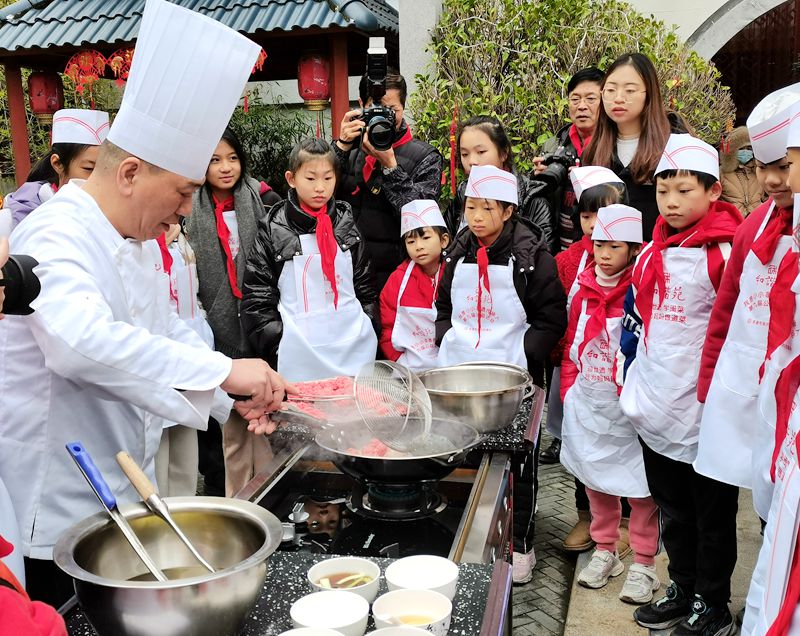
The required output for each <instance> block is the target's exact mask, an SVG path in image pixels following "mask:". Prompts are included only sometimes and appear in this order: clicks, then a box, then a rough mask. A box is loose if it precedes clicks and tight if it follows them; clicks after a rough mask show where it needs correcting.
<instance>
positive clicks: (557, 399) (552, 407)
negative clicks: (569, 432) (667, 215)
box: [546, 250, 589, 439]
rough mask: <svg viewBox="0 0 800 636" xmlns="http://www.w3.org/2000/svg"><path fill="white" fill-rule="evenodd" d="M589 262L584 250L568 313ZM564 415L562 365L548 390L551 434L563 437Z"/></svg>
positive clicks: (572, 288)
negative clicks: (580, 277)
mask: <svg viewBox="0 0 800 636" xmlns="http://www.w3.org/2000/svg"><path fill="white" fill-rule="evenodd" d="M588 262H589V252H587V251H586V250H584V251H583V256H581V260H580V263H578V273H577V274H576V275H575V280H573V281H572V287H570V288H569V293H568V294H567V315H569V310H570V305H572V299H573V298H575V294H577V293H578V288H579V285H578V276H580V275H581V272H583V270H584V269H586V265H587V263H588ZM563 417H564V405H563V404H562V403H561V367H560V366H558V367H555V368H554V369H553V377H552V378H550V387H549V388H548V390H547V422H546V427H547V430H548V431H549V432H550V434H551V435H555V436H556V437H557V438H558V439H561V428H562V420H563Z"/></svg>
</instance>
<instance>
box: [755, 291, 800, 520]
mask: <svg viewBox="0 0 800 636" xmlns="http://www.w3.org/2000/svg"><path fill="white" fill-rule="evenodd" d="M792 291H793V292H794V293H795V294H797V295H800V278H797V279H796V280H795V281H794V284H793V285H792ZM799 326H800V302H795V312H794V333H795V334H797V329H798V327H799ZM798 355H800V338H798V337H797V335H795V336H794V337H792V338H788V339H787V340H786V342H784V343H783V344H782V345H781V346H780V347H778V348H777V349H776V350H775V351H774V352H773V354H772V357H771V358H770V359H769V360H767V362H766V364H765V366H764V377H763V378H762V380H761V386H760V388H759V391H758V398H757V400H756V413H755V419H754V421H753V426H754V428H755V439H754V442H753V465H752V470H753V482H752V485H753V507H754V508H755V509H756V513H757V514H758V516H759V517H761V518H762V519H767V516H768V515H769V507H770V505H771V503H772V491H773V489H774V488H775V484H773V483H772V479H770V476H769V472H770V466H771V465H772V452H773V450H774V449H775V421H776V419H777V414H776V412H775V385H776V384H777V383H778V377H779V376H780V374H781V371H783V369H785V368H786V365H788V364H789V363H790V362H791V361H792V360H794V359H795V358H796V357H797V356H798Z"/></svg>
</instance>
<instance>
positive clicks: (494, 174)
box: [464, 166, 518, 205]
mask: <svg viewBox="0 0 800 636" xmlns="http://www.w3.org/2000/svg"><path fill="white" fill-rule="evenodd" d="M464 196H466V197H472V198H474V199H494V200H495V201H505V202H506V203H513V204H514V205H517V201H518V198H517V177H515V176H514V175H513V174H512V173H510V172H506V171H505V170H500V168H496V167H495V166H474V167H473V168H472V170H470V172H469V179H467V190H466V192H465V193H464Z"/></svg>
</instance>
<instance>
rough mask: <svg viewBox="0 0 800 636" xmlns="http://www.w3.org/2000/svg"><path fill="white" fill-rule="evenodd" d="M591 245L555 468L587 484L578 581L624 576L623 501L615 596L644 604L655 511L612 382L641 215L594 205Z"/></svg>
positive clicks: (650, 577) (651, 575) (574, 319)
mask: <svg viewBox="0 0 800 636" xmlns="http://www.w3.org/2000/svg"><path fill="white" fill-rule="evenodd" d="M592 241H593V243H594V259H595V261H594V263H595V264H594V266H593V267H588V268H586V269H585V270H584V271H583V272H582V273H581V274H579V275H578V279H577V284H578V290H577V292H576V294H575V298H574V299H573V301H572V303H571V305H570V309H569V326H568V328H567V343H566V347H565V350H564V355H563V360H562V362H561V396H562V399H563V400H564V421H563V429H562V439H563V446H562V449H561V463H562V464H563V465H564V467H565V468H566V469H567V470H568V471H570V472H571V473H572V474H573V475H575V477H576V478H578V479H580V480H581V482H582V483H584V484H585V485H586V494H587V496H588V498H589V506H590V510H591V517H592V521H591V538H592V540H593V541H594V542H595V544H596V545H597V549H596V550H595V552H594V554H593V555H592V559H591V561H590V562H589V563H588V565H586V567H584V568H583V570H581V572H580V573H579V574H578V583H580V584H581V585H583V586H585V587H589V588H600V587H603V586H605V585H606V583H607V582H608V579H609V577H612V576H618V575H620V574H622V572H623V571H624V569H625V566H624V565H623V563H622V561H621V560H620V558H619V555H618V553H617V541H619V539H620V531H619V526H620V521H621V518H622V510H621V505H620V499H621V497H627V498H628V502H629V504H630V510H631V512H630V525H629V529H630V542H631V546H632V547H633V550H634V563H633V565H631V567H630V569H629V570H628V576H627V578H626V580H625V584H624V585H623V587H622V592H621V593H620V599H622V600H623V601H626V602H628V603H647V602H649V601H650V600H652V598H653V591H654V590H657V589H658V588H659V587H660V582H659V579H658V574H657V573H656V569H655V565H654V557H655V555H656V553H657V552H658V538H659V537H658V509H657V508H656V505H655V503H653V499H652V498H651V497H650V491H649V490H648V487H647V478H646V477H645V472H644V464H643V462H642V448H641V446H640V445H639V439H638V436H637V434H636V431H635V430H634V429H633V426H632V425H631V423H630V421H629V420H628V419H627V418H626V417H625V416H624V415H623V413H622V409H621V408H620V405H619V399H618V397H617V385H616V382H615V381H614V361H615V358H616V355H617V351H618V350H619V338H620V332H621V330H622V315H623V303H624V300H625V295H626V294H627V292H628V289H629V287H630V282H631V269H632V264H633V261H634V259H635V258H636V255H637V254H638V253H639V250H640V249H641V244H642V213H641V212H640V211H639V210H636V209H634V208H632V207H630V206H627V205H621V204H612V205H609V206H606V207H602V208H600V210H599V211H598V213H597V219H596V223H595V227H594V231H593V233H592Z"/></svg>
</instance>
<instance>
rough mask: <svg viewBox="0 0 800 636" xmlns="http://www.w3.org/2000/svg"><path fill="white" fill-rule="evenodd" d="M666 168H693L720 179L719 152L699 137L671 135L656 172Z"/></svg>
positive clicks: (695, 170)
mask: <svg viewBox="0 0 800 636" xmlns="http://www.w3.org/2000/svg"><path fill="white" fill-rule="evenodd" d="M664 170H693V171H694V172H704V173H705V174H710V175H711V176H712V177H716V178H717V179H719V153H718V152H717V150H716V148H714V147H713V146H710V145H708V144H707V143H706V142H705V141H703V140H702V139H698V138H697V137H692V136H691V135H688V134H685V133H684V134H681V135H670V136H669V139H668V140H667V147H666V148H664V152H663V153H662V155H661V161H659V162H658V166H657V167H656V172H655V174H659V173H660V172H664Z"/></svg>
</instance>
